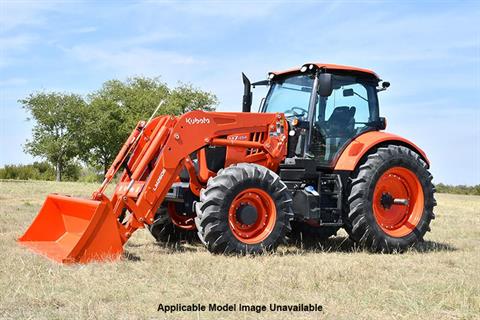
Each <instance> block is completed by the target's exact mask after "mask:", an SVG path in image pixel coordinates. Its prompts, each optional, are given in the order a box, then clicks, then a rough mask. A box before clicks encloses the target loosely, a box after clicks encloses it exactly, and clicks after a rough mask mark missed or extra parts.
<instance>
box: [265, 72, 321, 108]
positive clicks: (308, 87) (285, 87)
mask: <svg viewBox="0 0 480 320" xmlns="http://www.w3.org/2000/svg"><path fill="white" fill-rule="evenodd" d="M312 86H313V78H312V76H311V75H307V74H301V75H294V76H291V77H288V78H285V79H282V80H281V81H276V82H273V83H272V86H271V88H270V91H269V92H268V95H267V98H266V100H265V109H264V111H265V112H283V113H285V116H286V117H291V116H297V117H306V116H307V114H308V105H309V102H310V95H311V93H312Z"/></svg>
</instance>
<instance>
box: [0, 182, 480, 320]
mask: <svg viewBox="0 0 480 320" xmlns="http://www.w3.org/2000/svg"><path fill="white" fill-rule="evenodd" d="M94 189H95V186H94V185H92V184H80V183H54V182H5V181H4V182H0V252H1V253H0V254H1V256H0V272H1V278H0V289H1V292H0V317H1V318H22V319H27V318H35V319H64V318H82V319H86V318H102V319H104V318H107V319H110V318H111V319H117V318H125V319H127V318H128V319H132V318H140V319H153V318H154V319H164V318H167V319H218V318H222V319H225V318H234V319H255V318H266V319H285V318H293V317H295V319H309V318H336V319H380V318H381V319H415V318H422V319H431V318H435V319H473V318H476V317H478V315H479V314H480V298H479V291H480V290H479V287H480V275H479V273H480V259H479V258H480V256H479V252H480V249H479V248H480V230H479V225H480V224H479V219H480V197H475V196H461V195H446V194H439V195H437V200H438V203H439V205H438V207H437V210H436V213H437V219H436V220H435V221H434V222H433V223H432V232H431V233H430V234H428V235H427V237H426V240H427V241H426V242H425V243H424V244H422V245H421V246H419V247H418V248H417V249H414V250H411V251H410V252H407V253H405V254H394V255H382V254H370V253H367V252H363V251H355V250H353V249H352V245H351V243H349V242H348V241H347V240H346V238H345V237H344V236H343V235H340V236H339V237H336V238H334V239H333V240H332V241H330V242H329V243H327V244H323V246H324V247H323V249H318V247H317V249H314V248H297V247H282V248H280V249H279V251H278V253H276V254H274V255H265V256H260V257H225V256H213V255H211V254H209V253H208V252H206V251H205V249H203V247H202V246H201V245H197V244H182V245H178V246H176V247H175V248H167V247H162V246H158V245H156V244H155V243H154V241H153V238H151V236H150V235H149V234H148V233H147V232H146V231H144V230H141V231H139V232H137V233H136V234H135V235H134V236H133V238H132V239H131V240H130V242H129V243H128V244H127V245H126V251H127V254H126V255H125V257H124V258H123V259H122V260H121V261H118V262H111V263H104V264H89V265H77V266H62V265H58V264H55V263H52V262H50V261H48V260H46V259H44V258H43V257H40V256H37V255H34V254H32V253H30V252H29V251H27V250H25V249H23V248H22V247H20V246H18V245H17V244H16V243H15V239H16V238H17V237H18V236H20V235H21V233H22V232H23V231H24V230H25V229H26V228H27V226H28V225H29V224H30V222H31V220H32V219H33V217H34V216H35V215H36V213H37V211H38V209H39V208H40V206H41V204H42V202H43V199H44V197H45V195H46V194H47V193H49V192H61V193H66V194H73V195H82V196H88V195H89V194H90V193H91V191H93V190H94ZM227 302H228V303H243V304H268V303H272V302H273V303H284V304H286V303H298V302H302V303H308V302H313V303H320V304H322V305H323V306H324V311H323V312H322V313H310V314H308V313H295V314H288V313H271V312H267V313H262V314H261V315H260V316H259V315H257V314H255V313H240V314H239V313H237V314H234V313H208V312H206V313H201V314H197V313H175V314H174V315H164V314H162V313H159V312H157V311H156V308H157V306H158V304H159V303H164V304H174V303H207V304H208V303H227Z"/></svg>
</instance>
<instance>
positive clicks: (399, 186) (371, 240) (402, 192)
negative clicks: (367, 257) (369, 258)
mask: <svg viewBox="0 0 480 320" xmlns="http://www.w3.org/2000/svg"><path fill="white" fill-rule="evenodd" d="M431 181H432V175H431V174H430V173H429V172H428V170H427V164H426V163H425V162H424V161H423V160H422V159H421V158H420V156H419V155H418V154H417V153H415V152H413V151H412V150H410V149H408V148H406V147H402V146H395V145H389V146H388V147H382V148H379V149H377V151H376V152H375V153H372V154H370V155H369V156H368V157H367V159H366V161H365V162H364V163H363V164H362V165H360V166H359V168H358V169H357V171H356V172H355V173H354V174H353V177H352V180H351V182H350V185H349V190H348V193H349V197H348V209H347V211H348V213H347V217H346V220H347V221H346V223H347V227H346V229H347V231H348V232H349V234H350V237H351V238H352V239H353V240H354V241H356V242H358V243H359V244H361V245H363V246H365V247H367V248H369V249H371V250H373V251H385V252H392V251H395V250H397V251H402V250H404V249H406V248H408V247H411V246H412V245H414V244H415V243H416V242H418V241H420V240H422V239H423V236H424V235H425V233H426V232H427V231H429V230H430V227H429V224H430V221H431V220H432V219H433V218H434V214H433V207H434V206H435V205H436V202H435V199H434V197H433V193H434V187H433V185H432V182H431Z"/></svg>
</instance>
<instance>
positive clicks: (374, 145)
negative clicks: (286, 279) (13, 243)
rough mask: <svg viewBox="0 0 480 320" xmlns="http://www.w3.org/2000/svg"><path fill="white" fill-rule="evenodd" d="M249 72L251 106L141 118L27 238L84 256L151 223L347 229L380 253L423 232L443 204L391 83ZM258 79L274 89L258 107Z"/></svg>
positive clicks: (257, 242) (242, 235)
mask: <svg viewBox="0 0 480 320" xmlns="http://www.w3.org/2000/svg"><path fill="white" fill-rule="evenodd" d="M242 76H243V84H244V93H243V102H242V112H204V111H191V112H188V113H185V114H183V115H180V116H177V117H174V116H169V115H165V116H156V117H154V115H152V117H151V118H150V119H149V120H148V121H140V122H139V123H138V124H137V126H136V127H135V128H134V130H133V131H132V133H131V135H130V136H129V137H128V139H127V140H126V142H125V144H124V145H123V147H122V148H121V150H120V151H119V153H118V155H117V157H116V159H115V160H114V162H113V163H112V165H111V167H110V169H109V170H108V172H107V173H106V175H105V179H104V181H103V183H102V185H101V186H100V187H99V189H98V190H97V191H95V192H94V193H93V194H92V197H91V198H90V199H81V198H74V197H69V196H64V195H59V194H51V195H48V197H47V199H46V200H45V203H44V205H43V207H42V208H41V210H40V212H39V214H38V215H37V217H36V218H35V220H34V221H33V223H32V224H31V225H30V227H29V228H28V229H27V231H26V232H25V234H24V235H23V236H22V237H20V239H19V242H20V244H22V245H25V246H27V247H28V248H30V249H31V250H33V251H35V252H37V253H39V254H42V255H44V256H47V257H48V258H50V259H52V260H55V261H58V262H61V263H86V262H89V261H93V260H97V261H98V260H101V261H102V260H110V259H115V258H117V257H119V256H120V255H121V254H122V252H123V245H124V244H125V242H127V241H128V239H129V238H130V237H131V236H132V234H133V233H134V232H135V231H136V230H138V229H139V228H144V227H146V228H148V230H149V231H150V232H151V233H152V235H153V236H154V237H155V238H156V239H157V240H158V241H174V240H176V239H181V238H182V237H183V238H185V237H191V236H197V235H198V238H199V239H200V240H201V242H202V243H203V244H204V245H205V246H206V248H207V249H208V250H209V251H210V252H212V253H218V254H260V253H263V252H269V251H273V250H275V249H276V248H277V246H278V245H280V244H282V243H284V242H285V241H286V240H287V239H289V238H295V237H301V238H303V239H316V240H322V239H326V238H328V237H330V236H333V235H335V234H336V233H337V231H338V230H339V229H340V228H344V229H345V230H346V232H347V233H348V235H349V237H350V238H351V239H352V240H353V241H355V242H356V243H357V244H358V245H359V246H361V247H363V248H366V249H368V250H371V251H373V252H401V251H404V250H406V249H408V248H410V247H412V246H413V245H415V244H416V243H417V242H419V241H422V240H423V237H424V235H425V233H426V232H427V231H429V230H430V228H429V225H430V222H431V220H432V219H434V217H435V216H434V213H433V208H434V206H435V205H436V202H435V199H434V191H435V189H434V186H433V184H432V175H431V174H430V172H429V171H428V170H429V166H430V164H429V161H428V159H427V156H426V155H425V153H424V152H423V151H422V150H421V149H420V148H419V147H418V146H416V145H415V144H414V143H412V142H411V141H409V140H407V139H404V138H402V137H399V136H397V135H393V134H390V133H386V132H384V131H383V130H384V129H385V128H386V125H387V121H386V119H385V118H384V117H381V116H380V112H379V103H378V93H379V92H381V91H384V90H386V89H387V88H388V87H389V83H388V82H386V81H382V80H381V79H380V78H379V77H378V76H377V75H376V74H375V73H374V72H373V71H371V70H367V69H361V68H356V67H349V66H342V65H334V64H324V63H307V64H304V65H303V66H301V67H299V68H293V69H290V70H287V71H280V72H271V73H269V76H268V78H267V79H266V80H262V81H258V82H254V83H251V82H250V80H249V79H248V78H247V77H246V76H245V75H244V74H242ZM257 86H268V93H267V95H266V97H265V98H263V99H262V102H261V104H260V107H259V110H258V111H259V112H251V105H252V88H255V87H257ZM157 109H158V108H157ZM115 176H119V182H118V183H117V185H116V187H115V191H114V192H113V195H112V196H111V197H108V196H107V195H105V190H106V187H107V185H108V184H109V183H110V182H111V181H112V179H113V178H114V177H115Z"/></svg>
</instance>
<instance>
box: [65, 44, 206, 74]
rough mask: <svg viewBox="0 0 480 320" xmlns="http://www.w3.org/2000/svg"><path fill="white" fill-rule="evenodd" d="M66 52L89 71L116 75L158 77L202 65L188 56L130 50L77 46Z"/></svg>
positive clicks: (159, 51)
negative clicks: (168, 71) (176, 70)
mask: <svg viewBox="0 0 480 320" xmlns="http://www.w3.org/2000/svg"><path fill="white" fill-rule="evenodd" d="M65 50H66V52H67V53H68V54H69V55H70V56H71V57H73V58H74V59H78V60H79V61H81V62H83V63H87V64H88V65H89V66H90V67H92V68H95V69H101V70H103V71H115V72H116V73H117V74H118V73H120V74H124V75H132V74H146V75H151V74H158V72H159V70H165V69H166V68H169V69H171V68H177V67H182V66H188V67H189V66H191V65H194V64H202V63H203V62H202V61H200V60H197V59H195V58H194V57H192V56H190V55H185V54H180V53H176V52H170V51H161V50H152V49H146V48H139V47H136V48H135V47H134V48H130V49H127V50H116V49H115V48H113V49H111V50H108V49H105V48H101V47H96V46H90V45H78V46H74V47H72V48H70V49H65Z"/></svg>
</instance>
